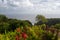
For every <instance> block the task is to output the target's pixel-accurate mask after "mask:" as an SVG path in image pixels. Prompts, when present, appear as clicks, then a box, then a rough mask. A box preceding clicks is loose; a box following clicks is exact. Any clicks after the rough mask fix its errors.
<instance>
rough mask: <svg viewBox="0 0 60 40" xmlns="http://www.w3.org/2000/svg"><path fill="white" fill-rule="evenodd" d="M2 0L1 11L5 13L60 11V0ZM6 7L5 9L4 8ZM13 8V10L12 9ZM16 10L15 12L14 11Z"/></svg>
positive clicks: (0, 0)
mask: <svg viewBox="0 0 60 40" xmlns="http://www.w3.org/2000/svg"><path fill="white" fill-rule="evenodd" d="M2 1H3V0H0V5H1V6H0V11H1V10H4V9H5V11H4V13H5V12H7V13H8V11H10V12H11V13H18V14H19V13H28V14H30V13H33V14H42V13H43V14H44V13H48V14H50V13H53V14H54V13H58V14H59V13H60V11H59V10H60V0H4V2H2ZM3 8H4V9H3ZM11 10H12V11H11ZM14 11H15V12H14Z"/></svg>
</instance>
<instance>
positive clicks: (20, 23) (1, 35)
mask: <svg viewBox="0 0 60 40" xmlns="http://www.w3.org/2000/svg"><path fill="white" fill-rule="evenodd" d="M36 20H37V23H35V25H32V23H31V22H30V21H28V20H17V19H12V18H7V17H6V16H5V15H0V40H58V35H59V32H60V21H57V20H60V19H47V18H45V17H44V16H43V15H37V16H36ZM52 20H54V21H52ZM51 21H52V22H51Z"/></svg>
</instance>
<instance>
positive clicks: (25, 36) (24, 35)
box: [22, 32, 28, 40]
mask: <svg viewBox="0 0 60 40" xmlns="http://www.w3.org/2000/svg"><path fill="white" fill-rule="evenodd" d="M22 37H23V38H24V40H25V39H26V38H27V37H28V36H27V34H26V33H24V32H23V33H22Z"/></svg>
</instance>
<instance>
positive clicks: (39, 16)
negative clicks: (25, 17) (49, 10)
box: [36, 15, 47, 22]
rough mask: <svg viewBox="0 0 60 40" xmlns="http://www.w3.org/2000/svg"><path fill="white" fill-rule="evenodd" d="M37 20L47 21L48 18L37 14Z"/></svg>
mask: <svg viewBox="0 0 60 40" xmlns="http://www.w3.org/2000/svg"><path fill="white" fill-rule="evenodd" d="M36 21H37V22H39V21H42V22H46V21H47V20H46V18H45V17H44V16H43V15H37V16H36Z"/></svg>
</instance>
